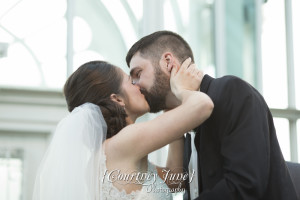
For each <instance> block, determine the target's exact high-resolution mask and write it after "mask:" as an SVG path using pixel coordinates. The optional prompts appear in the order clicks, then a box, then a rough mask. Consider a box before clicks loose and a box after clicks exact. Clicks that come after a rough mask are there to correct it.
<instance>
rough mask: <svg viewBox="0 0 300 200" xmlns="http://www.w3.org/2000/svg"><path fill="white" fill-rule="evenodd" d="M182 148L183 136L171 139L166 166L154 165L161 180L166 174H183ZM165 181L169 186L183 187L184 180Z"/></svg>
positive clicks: (164, 178)
mask: <svg viewBox="0 0 300 200" xmlns="http://www.w3.org/2000/svg"><path fill="white" fill-rule="evenodd" d="M183 148H184V137H181V138H179V139H178V140H175V141H173V142H172V143H170V144H169V150H168V158H167V163H166V167H159V166H156V169H157V172H158V175H159V176H160V178H161V179H162V180H166V175H167V174H171V173H172V174H176V175H177V174H181V175H183ZM165 183H166V184H167V185H168V187H169V188H179V187H180V188H183V187H184V180H178V181H169V180H166V181H165Z"/></svg>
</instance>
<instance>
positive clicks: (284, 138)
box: [274, 118, 291, 161]
mask: <svg viewBox="0 0 300 200" xmlns="http://www.w3.org/2000/svg"><path fill="white" fill-rule="evenodd" d="M274 124H275V129H276V135H277V138H278V142H279V145H280V148H281V152H282V154H283V157H284V159H285V160H287V161H290V160H291V149H290V134H289V121H288V120H287V119H283V118H274Z"/></svg>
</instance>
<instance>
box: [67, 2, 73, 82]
mask: <svg viewBox="0 0 300 200" xmlns="http://www.w3.org/2000/svg"><path fill="white" fill-rule="evenodd" d="M74 2H75V1H74V0H67V14H66V18H67V78H68V77H69V76H70V75H71V74H72V72H73V17H74V4H75V3H74Z"/></svg>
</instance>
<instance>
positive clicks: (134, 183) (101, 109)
mask: <svg viewBox="0 0 300 200" xmlns="http://www.w3.org/2000/svg"><path fill="white" fill-rule="evenodd" d="M190 62H191V61H190V59H187V60H186V61H184V62H183V64H182V66H180V67H179V66H177V67H174V68H173V69H172V71H171V74H170V85H171V90H172V92H173V94H174V95H175V96H176V97H177V99H178V100H179V101H181V105H180V106H178V107H177V108H175V109H173V110H170V111H167V112H164V113H163V114H161V115H160V116H158V117H156V118H155V119H153V120H150V121H147V122H142V123H134V122H135V121H136V119H137V118H138V117H140V116H142V115H143V114H145V113H147V112H148V111H149V105H148V104H147V101H146V100H145V97H144V96H143V95H142V94H141V92H140V88H139V87H138V86H136V85H134V84H132V81H131V78H130V76H128V75H127V74H126V73H125V72H123V71H122V70H121V69H120V68H118V67H115V66H113V65H111V64H109V63H107V62H103V61H93V62H88V63H85V64H84V65H82V66H81V67H79V68H78V69H77V70H76V71H75V72H74V73H73V74H72V75H71V76H70V77H69V79H68V80H67V82H66V84H65V86H64V94H65V97H66V101H67V105H68V110H69V111H70V112H71V113H70V114H69V115H68V116H67V117H66V118H64V119H63V120H61V121H60V123H59V124H58V126H57V128H56V131H55V133H54V135H53V138H52V140H51V143H50V145H49V148H48V150H47V152H46V154H45V156H44V158H43V160H42V163H41V165H40V168H39V171H38V174H37V178H36V183H35V188H34V194H33V199H34V200H54V199H55V200H98V199H118V200H119V199H152V200H155V199H157V200H165V199H172V195H171V194H170V193H169V191H171V189H172V188H173V189H174V188H180V187H182V185H181V184H182V183H183V182H184V180H183V179H184V177H185V176H184V175H183V170H182V166H183V136H184V133H186V132H188V131H190V130H191V129H193V128H194V127H197V126H198V125H200V124H201V123H202V122H204V121H205V120H206V119H207V118H208V117H209V116H210V114H211V112H212V110H213V103H212V101H211V99H210V98H209V97H208V96H207V95H206V94H204V93H202V92H199V91H195V90H196V89H197V88H199V85H200V82H201V80H202V74H201V73H199V71H198V70H197V69H196V68H195V65H194V64H191V63H190ZM199 113H201V114H199ZM167 144H170V146H169V153H168V160H167V164H166V167H164V168H162V167H158V166H154V165H153V164H152V163H150V162H149V161H148V154H149V153H151V152H153V151H155V150H157V149H159V148H161V147H163V146H165V145H167ZM171 173H174V174H177V175H180V174H181V176H176V177H177V178H178V177H180V178H179V179H176V181H174V180H173V179H172V181H171V179H169V177H170V174H171ZM173 178H174V176H173Z"/></svg>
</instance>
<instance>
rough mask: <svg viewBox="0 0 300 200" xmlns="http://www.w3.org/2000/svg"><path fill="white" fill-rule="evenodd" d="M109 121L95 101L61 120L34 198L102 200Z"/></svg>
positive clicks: (41, 168)
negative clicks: (102, 162) (102, 181)
mask: <svg viewBox="0 0 300 200" xmlns="http://www.w3.org/2000/svg"><path fill="white" fill-rule="evenodd" d="M106 133H107V125H106V122H105V120H104V118H103V115H102V113H101V110H100V108H99V107H98V106H97V105H95V104H92V103H85V104H83V105H81V106H79V107H76V108H75V109H74V110H73V111H72V112H71V113H70V114H69V115H68V116H67V117H65V118H64V119H63V120H61V121H60V122H59V124H58V126H57V128H56V130H55V133H54V135H53V138H52V141H51V143H50V145H49V147H48V150H47V152H46V154H45V156H44V158H43V160H42V162H41V165H40V167H39V170H38V173H37V177H36V181H35V186H34V193H33V200H54V199H55V200H100V199H103V198H102V197H101V192H100V188H101V184H102V183H101V180H100V176H101V174H100V171H101V170H100V161H101V159H102V158H101V156H102V153H101V151H102V144H103V142H104V141H105V139H106Z"/></svg>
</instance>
